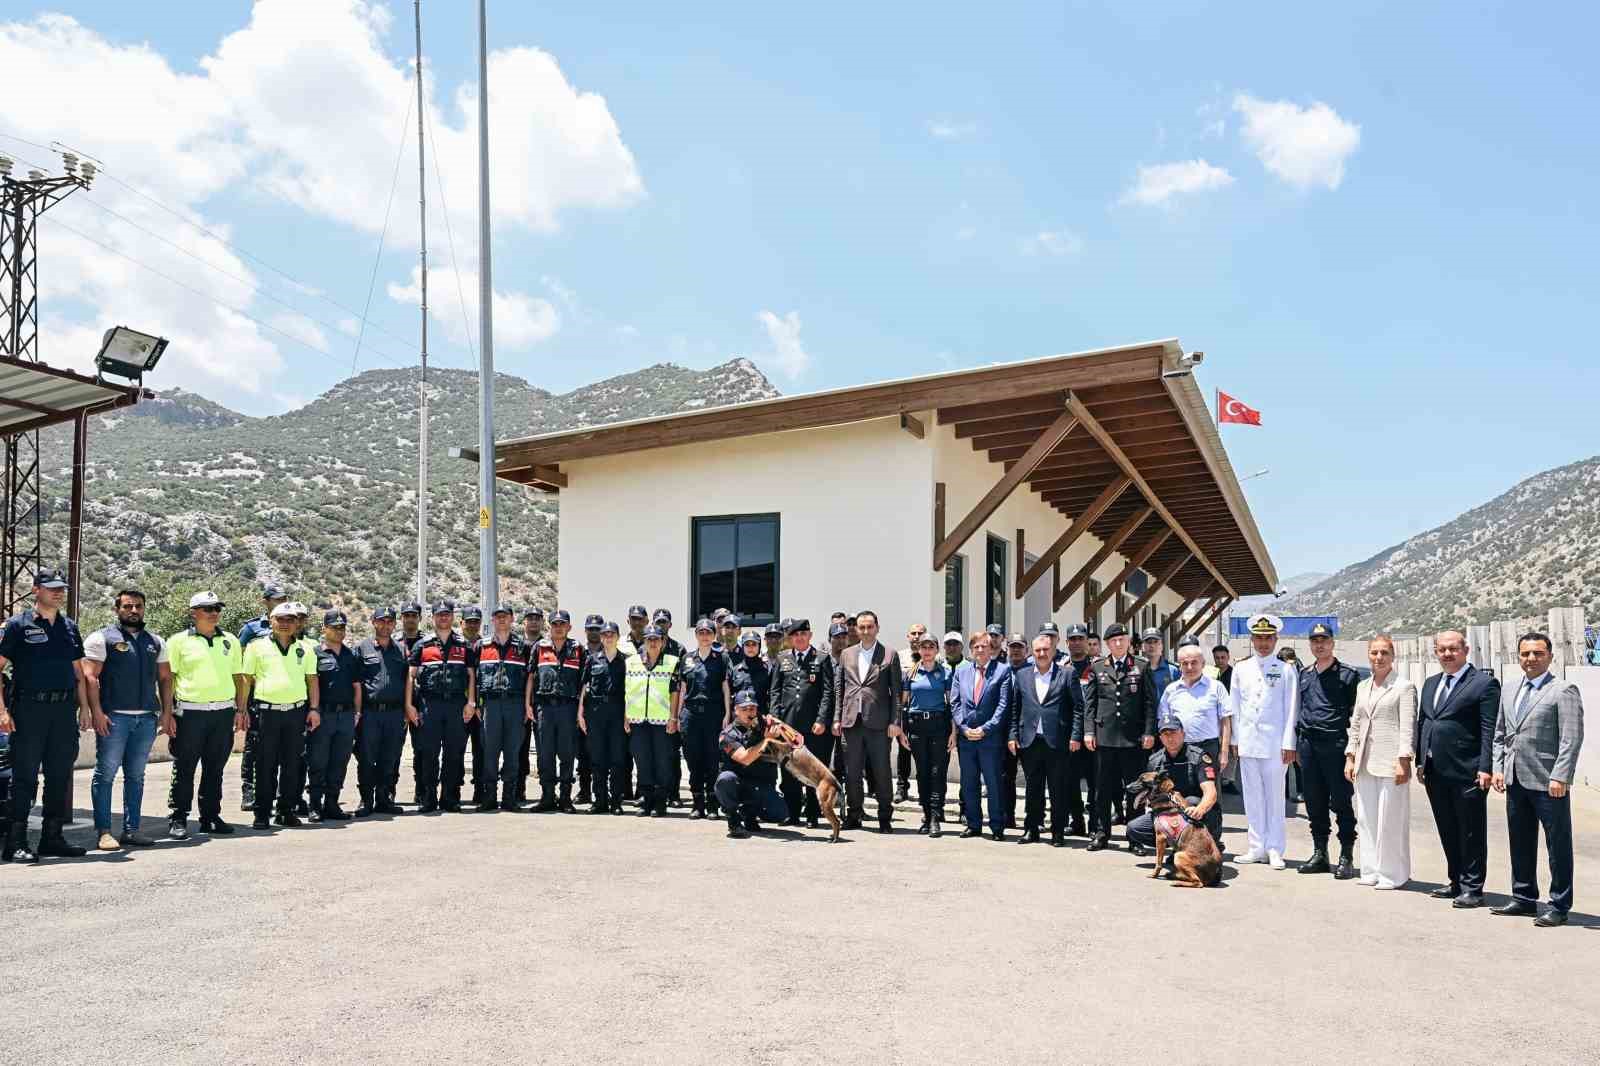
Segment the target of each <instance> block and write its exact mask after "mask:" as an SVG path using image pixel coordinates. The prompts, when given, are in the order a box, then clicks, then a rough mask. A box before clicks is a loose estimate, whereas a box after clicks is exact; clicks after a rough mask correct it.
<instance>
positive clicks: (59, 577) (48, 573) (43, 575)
mask: <svg viewBox="0 0 1600 1066" xmlns="http://www.w3.org/2000/svg"><path fill="white" fill-rule="evenodd" d="M33 587H34V588H36V589H64V588H66V587H67V575H66V574H64V573H62V572H61V571H60V570H55V569H50V570H40V571H39V572H37V573H36V574H34V575H33Z"/></svg>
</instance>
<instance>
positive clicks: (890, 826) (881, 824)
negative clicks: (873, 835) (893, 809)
mask: <svg viewBox="0 0 1600 1066" xmlns="http://www.w3.org/2000/svg"><path fill="white" fill-rule="evenodd" d="M878 832H880V833H882V834H884V835H885V836H887V835H889V834H890V833H893V832H894V823H893V822H891V821H890V820H889V819H887V818H879V819H878Z"/></svg>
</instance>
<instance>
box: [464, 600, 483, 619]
mask: <svg viewBox="0 0 1600 1066" xmlns="http://www.w3.org/2000/svg"><path fill="white" fill-rule="evenodd" d="M461 620H462V621H463V622H481V621H483V608H482V607H479V606H478V605H477V604H475V603H469V604H467V605H466V606H465V607H463V608H461Z"/></svg>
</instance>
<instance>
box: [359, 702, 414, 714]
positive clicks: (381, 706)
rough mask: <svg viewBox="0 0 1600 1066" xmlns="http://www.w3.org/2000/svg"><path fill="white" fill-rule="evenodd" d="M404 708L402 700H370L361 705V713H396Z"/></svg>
mask: <svg viewBox="0 0 1600 1066" xmlns="http://www.w3.org/2000/svg"><path fill="white" fill-rule="evenodd" d="M403 706H405V701H404V700H372V701H370V702H365V703H363V704H362V705H361V710H362V713H363V714H365V713H366V712H368V711H398V710H400V708H401V707H403Z"/></svg>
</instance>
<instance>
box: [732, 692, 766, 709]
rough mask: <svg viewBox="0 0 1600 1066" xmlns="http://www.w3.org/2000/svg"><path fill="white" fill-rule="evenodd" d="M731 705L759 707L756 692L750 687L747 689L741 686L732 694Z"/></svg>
mask: <svg viewBox="0 0 1600 1066" xmlns="http://www.w3.org/2000/svg"><path fill="white" fill-rule="evenodd" d="M733 705H734V706H735V707H759V706H760V704H759V703H757V702H756V694H755V693H754V692H753V691H751V690H750V689H747V688H742V689H740V690H739V691H738V692H736V693H734V695H733Z"/></svg>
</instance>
